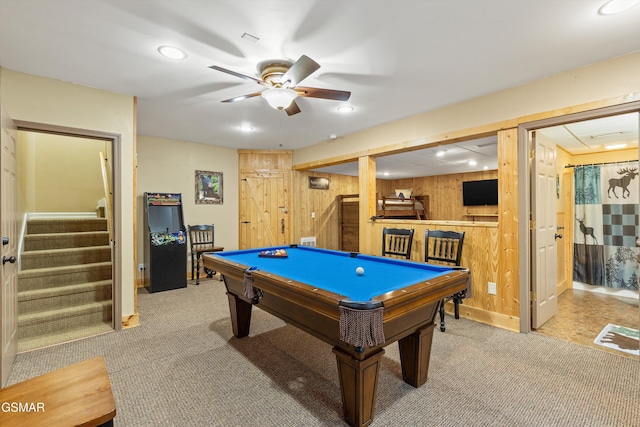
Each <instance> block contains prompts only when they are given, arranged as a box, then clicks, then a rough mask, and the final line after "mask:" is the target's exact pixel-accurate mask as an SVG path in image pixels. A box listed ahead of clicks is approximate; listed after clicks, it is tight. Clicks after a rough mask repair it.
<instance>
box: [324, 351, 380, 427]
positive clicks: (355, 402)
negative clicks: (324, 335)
mask: <svg viewBox="0 0 640 427" xmlns="http://www.w3.org/2000/svg"><path fill="white" fill-rule="evenodd" d="M333 352H334V353H335V355H336V360H337V362H338V375H339V377H340V389H341V392H342V408H343V411H344V418H345V421H346V422H347V423H348V424H349V425H351V426H358V427H360V426H368V425H369V424H371V423H372V422H373V414H374V412H375V408H376V393H377V390H378V376H379V374H380V359H381V358H382V355H383V354H384V350H382V349H380V351H379V352H378V353H376V354H374V355H372V356H369V357H367V358H366V359H364V360H356V359H354V358H353V357H351V356H350V355H348V354H347V353H344V352H343V351H342V350H340V349H338V348H337V347H334V348H333Z"/></svg>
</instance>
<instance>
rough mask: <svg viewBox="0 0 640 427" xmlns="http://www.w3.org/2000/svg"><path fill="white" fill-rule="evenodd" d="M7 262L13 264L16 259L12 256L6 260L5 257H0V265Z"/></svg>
mask: <svg viewBox="0 0 640 427" xmlns="http://www.w3.org/2000/svg"><path fill="white" fill-rule="evenodd" d="M8 262H10V263H11V264H13V263H14V262H16V257H14V256H13V255H11V256H10V257H9V258H7V257H6V256H3V257H2V265H5V264H6V263H8Z"/></svg>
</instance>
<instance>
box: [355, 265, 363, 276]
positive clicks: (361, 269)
mask: <svg viewBox="0 0 640 427" xmlns="http://www.w3.org/2000/svg"><path fill="white" fill-rule="evenodd" d="M356 273H358V276H362V275H363V274H364V268H362V267H358V268H356Z"/></svg>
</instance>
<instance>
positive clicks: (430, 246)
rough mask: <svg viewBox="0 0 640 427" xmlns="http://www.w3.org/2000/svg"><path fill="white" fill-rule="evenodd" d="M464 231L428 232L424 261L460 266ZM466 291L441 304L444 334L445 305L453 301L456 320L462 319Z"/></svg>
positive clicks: (441, 327) (441, 322) (425, 240)
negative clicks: (461, 310) (461, 312)
mask: <svg viewBox="0 0 640 427" xmlns="http://www.w3.org/2000/svg"><path fill="white" fill-rule="evenodd" d="M463 242H464V231H461V232H457V231H443V230H431V231H429V230H427V231H425V233H424V261H425V262H431V261H437V262H439V263H445V264H454V265H457V266H458V265H460V258H461V257H462V243H463ZM464 293H465V291H462V292H459V293H457V294H455V295H452V296H450V297H448V298H445V299H443V300H442V303H441V304H440V330H441V331H442V332H444V330H445V326H444V304H445V302H447V301H453V306H454V312H455V318H456V319H459V318H460V308H459V307H460V304H462V298H464V297H465V295H464Z"/></svg>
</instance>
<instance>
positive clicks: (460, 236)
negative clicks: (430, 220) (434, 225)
mask: <svg viewBox="0 0 640 427" xmlns="http://www.w3.org/2000/svg"><path fill="white" fill-rule="evenodd" d="M463 242H464V231H460V232H458V231H444V230H427V231H425V233H424V261H425V262H430V261H439V262H443V263H448V264H455V265H460V258H461V257H462V243H463Z"/></svg>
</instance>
